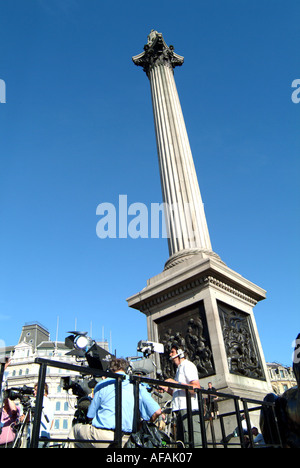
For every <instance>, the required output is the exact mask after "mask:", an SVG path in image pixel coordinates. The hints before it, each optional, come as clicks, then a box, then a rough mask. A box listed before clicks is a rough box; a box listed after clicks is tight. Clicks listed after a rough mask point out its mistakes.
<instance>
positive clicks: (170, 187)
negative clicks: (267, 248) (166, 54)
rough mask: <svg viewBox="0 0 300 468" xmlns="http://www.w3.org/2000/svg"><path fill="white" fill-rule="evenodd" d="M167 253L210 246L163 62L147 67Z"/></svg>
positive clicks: (178, 107) (185, 138)
mask: <svg viewBox="0 0 300 468" xmlns="http://www.w3.org/2000/svg"><path fill="white" fill-rule="evenodd" d="M149 79H150V84H151V94H152V104H153V114H154V123H155V132H156V140H157V150H158V159H159V167H160V176H161V184H162V193H163V201H164V203H165V204H166V209H167V210H168V209H169V212H168V213H166V218H167V219H166V223H167V227H169V233H168V234H169V236H168V238H169V254H170V256H172V255H174V254H176V253H177V252H179V251H181V250H186V249H195V248H198V249H204V250H211V242H210V238H209V233H208V228H207V223H206V217H205V213H204V208H203V203H202V199H201V194H200V190H199V184H198V180H197V176H196V171H195V167H194V162H193V157H192V153H191V149H190V144H189V139H188V135H187V131H186V127H185V122H184V118H183V114H182V110H181V105H180V101H179V97H178V93H177V89H176V85H175V80H174V76H173V70H172V68H171V67H170V66H168V65H165V64H158V65H156V66H153V67H152V68H151V70H150V71H149Z"/></svg>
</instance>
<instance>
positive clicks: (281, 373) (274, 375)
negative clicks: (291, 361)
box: [267, 362, 297, 395]
mask: <svg viewBox="0 0 300 468" xmlns="http://www.w3.org/2000/svg"><path fill="white" fill-rule="evenodd" d="M267 368H268V372H269V376H270V380H271V384H272V389H273V392H274V393H276V395H282V394H283V393H284V392H285V391H286V390H288V389H289V388H292V387H295V386H296V385H297V382H296V378H295V375H294V372H293V368H292V367H287V366H283V365H282V364H279V363H278V362H271V363H270V362H268V363H267Z"/></svg>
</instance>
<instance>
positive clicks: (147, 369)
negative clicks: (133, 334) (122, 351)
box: [61, 331, 164, 424]
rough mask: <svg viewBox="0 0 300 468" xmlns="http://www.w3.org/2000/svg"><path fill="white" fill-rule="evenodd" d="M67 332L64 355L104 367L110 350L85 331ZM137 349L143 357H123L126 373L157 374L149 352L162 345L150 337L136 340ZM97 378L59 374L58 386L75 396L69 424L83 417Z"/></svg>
mask: <svg viewBox="0 0 300 468" xmlns="http://www.w3.org/2000/svg"><path fill="white" fill-rule="evenodd" d="M68 333H70V334H71V335H69V336H67V338H66V339H65V345H66V346H67V347H68V348H71V351H69V352H68V353H67V355H72V356H75V357H76V359H77V360H79V361H81V362H82V361H83V360H84V359H85V360H86V361H87V363H88V365H89V367H91V368H92V369H99V370H101V371H104V372H106V371H108V370H109V365H110V361H111V359H112V358H113V357H115V356H114V355H113V354H111V353H109V352H108V351H106V350H105V349H103V348H101V347H100V346H99V345H98V344H97V343H96V341H95V340H93V339H92V338H90V337H89V336H88V335H87V332H78V331H70V332H68ZM137 351H138V352H141V353H142V354H143V357H140V356H136V357H130V358H127V360H128V363H129V367H128V374H132V375H142V376H147V375H150V374H153V373H155V374H160V370H157V366H156V364H155V362H154V360H153V359H151V355H152V354H154V353H155V352H158V353H163V352H164V347H163V345H162V344H160V343H155V342H153V341H143V340H141V341H139V342H138V345H137ZM99 380H100V379H99V378H87V377H84V376H80V377H75V378H73V379H72V378H71V377H62V378H61V387H62V388H63V389H64V390H66V391H68V390H72V393H73V395H76V396H77V405H76V411H75V414H74V419H73V424H76V423H78V422H82V423H84V422H86V421H87V412H88V408H89V405H90V402H91V394H92V391H93V388H94V387H95V386H96V385H97V383H98V381H99Z"/></svg>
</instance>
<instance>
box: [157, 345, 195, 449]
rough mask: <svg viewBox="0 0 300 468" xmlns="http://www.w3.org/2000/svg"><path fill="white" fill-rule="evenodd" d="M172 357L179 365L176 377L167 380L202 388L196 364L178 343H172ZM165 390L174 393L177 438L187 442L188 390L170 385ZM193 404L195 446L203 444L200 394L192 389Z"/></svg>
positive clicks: (173, 404)
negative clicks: (187, 357) (185, 355)
mask: <svg viewBox="0 0 300 468" xmlns="http://www.w3.org/2000/svg"><path fill="white" fill-rule="evenodd" d="M170 359H172V360H173V362H174V364H175V366H176V367H177V370H176V374H175V379H167V380H166V382H172V383H180V384H181V385H189V386H191V387H193V389H195V388H200V382H199V377H198V371H197V367H196V366H195V364H193V363H192V362H191V361H189V360H188V359H185V357H184V351H183V350H182V349H180V348H179V347H178V346H177V345H176V344H174V345H172V348H171V352H170ZM162 388H163V390H165V391H166V392H168V393H169V394H170V395H172V397H173V399H172V409H173V411H174V412H175V413H176V417H177V437H176V439H177V440H181V441H183V442H184V443H185V444H186V443H187V442H188V439H189V434H188V416H187V403H186V392H185V391H184V390H181V389H174V388H170V387H162ZM191 406H192V418H193V432H194V445H195V448H197V447H198V448H199V447H200V446H201V440H202V438H201V429H200V417H199V405H198V395H197V394H196V393H195V392H194V391H193V390H191Z"/></svg>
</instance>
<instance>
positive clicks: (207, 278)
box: [127, 256, 271, 399]
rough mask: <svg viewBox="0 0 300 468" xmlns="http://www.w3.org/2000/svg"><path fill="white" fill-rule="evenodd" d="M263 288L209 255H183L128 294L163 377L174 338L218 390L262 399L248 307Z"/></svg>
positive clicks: (263, 373)
mask: <svg viewBox="0 0 300 468" xmlns="http://www.w3.org/2000/svg"><path fill="white" fill-rule="evenodd" d="M263 299H265V291H264V290H263V289H261V288H260V287H258V286H256V285H255V284H253V283H251V282H250V281H248V280H247V279H245V278H243V277H242V276H241V275H239V274H238V273H236V272H235V271H233V270H231V269H229V268H228V267H227V266H226V265H224V264H223V263H222V262H220V261H218V260H215V259H213V258H211V257H207V258H204V259H202V260H200V261H199V258H198V256H196V257H191V258H189V259H186V260H185V261H184V262H182V263H178V264H177V265H175V266H173V267H172V268H171V269H168V270H165V271H163V272H162V273H160V274H159V275H157V276H155V277H153V278H151V279H149V280H148V282H147V286H146V287H145V288H144V289H143V290H142V291H140V292H139V293H137V294H135V295H134V296H132V297H130V298H129V299H127V301H128V305H129V306H130V307H132V308H135V309H137V310H139V311H141V312H142V313H143V314H145V315H146V317H147V327H148V339H149V340H150V341H155V342H160V343H163V344H164V347H165V355H160V356H159V357H158V356H157V359H160V362H157V366H158V367H159V368H161V370H162V373H163V375H164V378H168V377H170V376H174V370H173V369H171V368H170V360H169V359H168V353H169V350H170V345H171V344H172V343H174V342H177V343H178V344H179V345H180V346H182V347H185V349H186V350H187V352H188V357H189V359H190V360H191V361H192V362H194V363H195V364H196V365H197V368H198V372H199V377H200V383H201V386H202V387H203V388H207V384H208V382H209V381H212V382H213V386H214V387H215V388H217V389H218V390H219V391H220V392H225V393H230V394H234V395H238V396H240V397H247V398H253V399H262V398H263V397H264V396H265V395H266V394H267V393H269V392H270V391H271V385H270V382H269V378H268V373H267V369H266V364H265V359H264V355H263V350H262V347H261V343H260V339H259V335H258V331H257V327H256V323H255V318H254V314H253V307H254V306H255V304H256V303H257V302H258V301H261V300H263Z"/></svg>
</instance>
